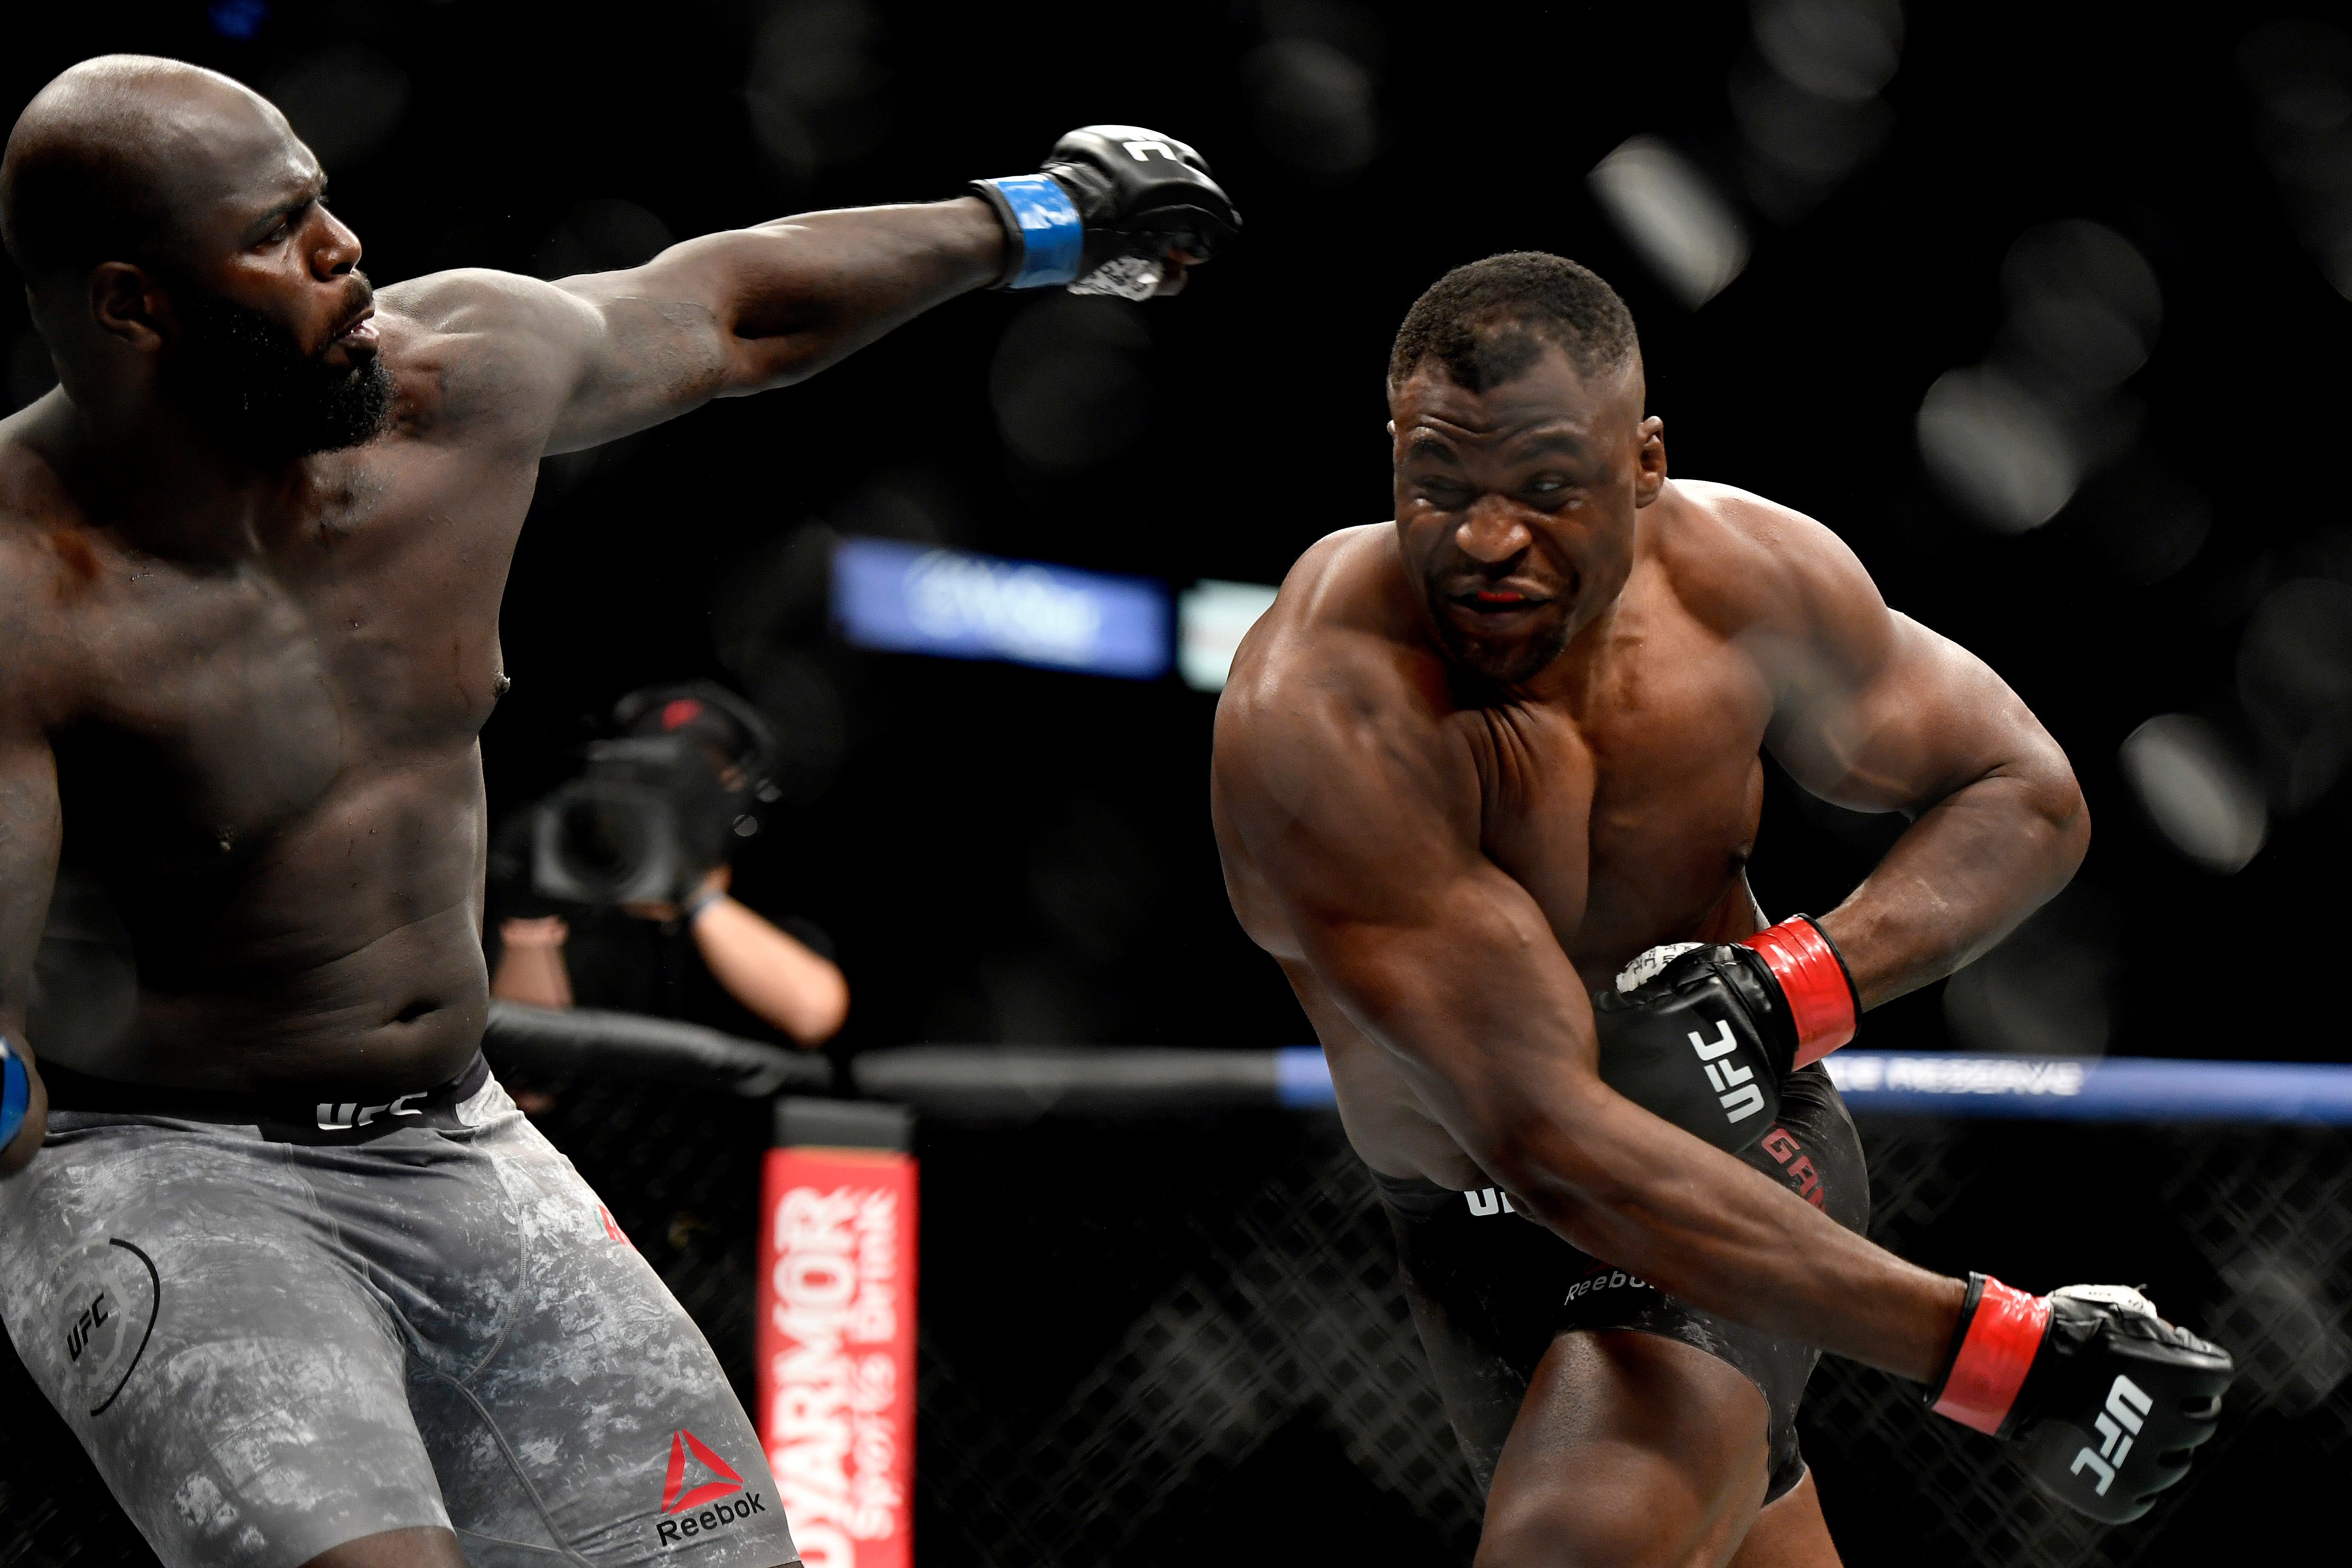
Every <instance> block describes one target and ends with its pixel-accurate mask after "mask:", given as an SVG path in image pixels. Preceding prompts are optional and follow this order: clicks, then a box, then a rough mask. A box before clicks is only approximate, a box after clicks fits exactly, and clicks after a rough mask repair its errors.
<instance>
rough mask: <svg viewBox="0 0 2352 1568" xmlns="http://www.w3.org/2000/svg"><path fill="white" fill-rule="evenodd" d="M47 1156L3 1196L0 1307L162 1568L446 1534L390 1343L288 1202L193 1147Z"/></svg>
mask: <svg viewBox="0 0 2352 1568" xmlns="http://www.w3.org/2000/svg"><path fill="white" fill-rule="evenodd" d="M51 1152H52V1151H48V1150H44V1151H43V1152H42V1154H41V1155H40V1156H38V1157H37V1159H36V1161H35V1163H34V1165H33V1166H32V1167H31V1168H30V1169H28V1170H27V1171H26V1173H25V1174H24V1175H23V1176H20V1177H18V1178H16V1181H18V1182H25V1183H27V1184H28V1186H27V1187H26V1189H25V1190H23V1191H22V1192H20V1193H12V1194H9V1196H10V1198H11V1200H12V1201H11V1202H10V1203H9V1204H8V1205H7V1213H6V1215H5V1217H6V1220H7V1244H8V1245H7V1248H6V1252H7V1258H6V1262H5V1265H0V1305H5V1314H6V1318H7V1323H8V1330H9V1335H10V1338H11V1339H12V1340H13V1341H14V1342H15V1343H16V1348H17V1352H18V1353H19V1355H21V1356H22V1357H23V1359H24V1362H25V1364H26V1369H27V1370H28V1371H29V1372H30V1373H32V1375H33V1377H34V1380H35V1381H36V1382H37V1384H39V1385H40V1387H41V1390H42V1392H43V1393H44V1394H47V1396H48V1398H49V1400H50V1402H51V1404H53V1405H56V1406H57V1408H58V1413H59V1414H60V1415H62V1416H63V1417H64V1418H65V1420H66V1423H67V1425H68V1426H69V1427H70V1428H71V1429H72V1430H73V1433H74V1435H75V1436H76V1437H78V1438H79V1439H80V1441H81V1443H82V1445H83V1447H85V1448H87V1449H88V1450H89V1455H90V1458H91V1459H92V1461H93V1462H94V1463H95V1464H96V1466H97V1468H98V1470H99V1473H100V1475H101V1476H103V1477H104V1478H105V1479H106V1482H107V1485H108V1487H109V1488H110V1489H111V1490H112V1491H113V1493H114V1495H115V1497H116V1498H117V1499H118V1500H120V1501H121V1504H122V1506H123V1509H124V1510H125V1511H126V1512H127V1513H129V1514H130V1515H131V1519H132V1521H134V1522H135V1523H136V1524H137V1525H138V1526H139V1528H140V1531H141V1532H142V1534H144V1535H145V1536H146V1538H147V1540H148V1542H149V1543H150V1544H151V1545H152V1547H153V1548H154V1550H155V1552H156V1554H157V1555H158V1556H159V1557H161V1558H162V1559H163V1562H164V1563H167V1564H174V1565H176V1564H180V1563H205V1564H237V1565H239V1568H295V1565H296V1564H299V1563H305V1562H307V1561H309V1560H310V1559H311V1558H312V1557H314V1556H316V1555H318V1554H319V1553H320V1552H322V1551H325V1550H327V1549H329V1548H331V1547H334V1546H337V1545H339V1544H341V1543H342V1542H347V1541H351V1540H354V1539H357V1538H360V1537H363V1536H367V1535H371V1534H374V1533H378V1532H381V1531H387V1530H396V1529H404V1528H410V1527H419V1526H426V1527H429V1526H436V1525H442V1524H445V1523H446V1515H445V1514H444V1513H443V1511H442V1509H441V1501H440V1494H439V1491H438V1489H437V1488H436V1485H435V1482H434V1476H433V1471H432V1467H431V1465H430V1463H429V1462H428V1461H427V1459H426V1458H425V1450H424V1447H423V1445H422V1443H421V1442H420V1441H419V1439H418V1436H417V1433H416V1428H415V1422H414V1420H413V1418H412V1416H411V1415H410V1412H409V1407H408V1402H407V1388H406V1381H405V1377H404V1368H403V1359H404V1358H403V1353H402V1346H401V1344H400V1342H399V1339H398V1337H397V1334H396V1332H395V1331H394V1326H393V1324H392V1322H391V1321H390V1319H389V1317H388V1315H387V1314H386V1313H385V1312H384V1310H383V1308H382V1307H381V1305H380V1304H379V1303H378V1302H377V1301H376V1300H374V1298H373V1296H372V1295H371V1294H370V1293H369V1292H368V1290H367V1289H366V1287H365V1285H364V1283H363V1282H362V1280H361V1279H359V1278H358V1277H357V1274H356V1272H355V1270H354V1269H353V1268H352V1267H351V1264H350V1261H349V1260H348V1259H347V1258H342V1257H341V1256H339V1254H338V1253H337V1252H336V1250H335V1248H334V1247H333V1245H332V1242H331V1238H330V1237H328V1236H326V1235H325V1234H323V1227H322V1226H320V1224H319V1223H318V1221H317V1217H316V1215H315V1214H314V1213H312V1212H310V1209H309V1206H308V1204H307V1200H306V1197H305V1195H304V1194H303V1192H302V1190H301V1189H300V1187H299V1184H296V1183H292V1182H290V1181H289V1179H288V1178H287V1177H286V1176H285V1174H284V1173H282V1172H279V1171H277V1170H274V1169H272V1168H271V1163H270V1162H269V1161H268V1160H267V1159H266V1158H256V1157H254V1156H252V1154H251V1153H250V1152H238V1151H236V1150H234V1149H229V1148H226V1147H225V1146H223V1144H222V1143H221V1142H219V1141H215V1140H209V1139H206V1138H202V1137H199V1138H193V1139H188V1140H184V1141H176V1142H175V1141H173V1140H171V1139H142V1138H138V1137H130V1138H123V1139H118V1140H114V1141H112V1146H111V1147H109V1148H105V1149H103V1150H101V1149H99V1148H94V1147H93V1146H92V1144H91V1142H90V1141H88V1140H85V1141H83V1143H82V1145H81V1148H80V1150H79V1153H80V1154H81V1155H83V1156H89V1157H87V1158H79V1159H77V1158H74V1157H73V1156H74V1154H75V1152H76V1151H74V1150H73V1149H72V1148H71V1147H70V1146H69V1147H68V1149H66V1150H60V1151H57V1152H58V1154H59V1156H60V1158H59V1160H58V1161H56V1162H51V1163H49V1166H48V1169H47V1170H46V1171H45V1170H44V1168H43V1163H44V1162H48V1161H49V1159H50V1154H51Z"/></svg>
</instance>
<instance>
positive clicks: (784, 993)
mask: <svg viewBox="0 0 2352 1568" xmlns="http://www.w3.org/2000/svg"><path fill="white" fill-rule="evenodd" d="M615 718H616V720H617V721H618V724H619V728H620V730H621V732H622V733H623V735H624V736H625V737H628V738H630V739H633V740H640V741H650V740H661V739H668V740H674V741H678V742H687V744H686V745H684V746H682V747H679V748H677V754H678V755H679V756H681V757H682V758H684V759H686V762H685V764H684V765H685V766H687V767H688V769H689V770H691V769H692V768H693V767H694V765H695V763H696V762H699V763H702V764H705V765H707V767H708V769H709V778H708V779H707V780H702V781H699V782H702V783H705V784H716V785H717V788H718V792H719V796H720V797H721V798H727V799H733V800H736V801H738V802H739V803H740V804H742V805H746V806H749V805H751V800H752V798H753V796H754V794H755V788H754V785H755V781H756V778H757V775H758V774H759V773H761V771H762V769H761V756H762V753H763V752H765V751H766V750H767V749H768V741H767V737H766V735H765V733H764V727H763V726H761V724H760V722H759V720H758V717H757V715H756V714H754V713H752V712H751V710H749V709H748V708H746V707H745V706H744V704H743V703H742V702H741V700H740V699H737V698H735V697H734V696H733V694H732V693H730V692H727V691H725V690H723V689H719V688H717V687H715V686H712V685H710V684H709V683H708V682H695V683H692V684H689V685H686V686H673V687H656V688H649V689H646V690H643V691H637V692H633V693H631V694H630V695H629V696H628V697H625V698H624V699H623V700H621V703H620V704H619V706H618V707H617V708H616V710H615ZM687 793H688V794H689V795H691V794H692V793H693V792H692V789H691V788H690V787H689V788H688V791H687ZM545 809H546V808H545V807H543V806H542V807H534V808H530V809H528V810H526V811H524V812H521V813H519V814H518V815H517V816H516V817H515V818H514V819H513V820H511V821H510V822H509V824H508V825H507V826H505V827H504V828H503V829H501V831H500V833H499V844H498V846H497V847H496V850H495V852H494V853H493V855H492V878H493V887H492V892H491V897H492V901H493V903H494V905H496V906H497V909H496V913H497V914H498V915H499V917H500V918H499V919H497V920H496V921H495V923H494V924H493V925H492V929H493V930H495V931H497V933H498V938H499V951H498V952H497V954H496V962H495V967H494V969H493V971H492V973H491V978H490V994H492V995H494V996H499V997H503V998H505V999H506V1000H508V1001H511V1002H526V1003H532V1004H535V1005H539V1006H542V1007H571V1006H575V1005H576V1006H588V1007H604V1008H611V1009H614V1010H616V1011H620V1012H629V1013H645V1014H649V1015H654V1016H662V1017H671V1018H682V1019H685V1020H687V1021H688V1022H692V1023H698V1024H707V1025H709V1026H712V1027H715V1028H719V1029H724V1030H726V1031H728V1032H729V1033H730V1034H738V1035H749V1036H751V1037H764V1036H767V1035H769V1034H770V1033H771V1032H772V1033H774V1034H776V1035H780V1036H782V1037H784V1038H785V1039H787V1040H789V1041H791V1042H792V1043H793V1044H794V1045H796V1046H799V1047H803V1048H804V1049H805V1048H814V1047H816V1046H819V1045H822V1044H823V1043H824V1041H825V1040H827V1039H830V1038H831V1037H833V1036H834V1035H835V1034H836V1033H838V1032H839V1031H840V1028H841V1026H842V1023H843V1021H844V1020H845V1018H846V1017H847V1016H848V1014H849V984H848V982H847V981H846V980H845V979H844V978H843V976H842V973H841V969H840V967H839V966H838V965H837V964H835V963H834V961H833V956H832V952H831V944H830V943H829V942H827V941H826V940H825V938H824V933H823V932H821V931H817V930H816V929H815V928H814V927H813V926H811V925H809V924H807V923H806V922H805V921H783V922H782V923H781V924H780V923H778V922H776V921H770V920H769V919H767V918H766V917H764V916H762V915H761V914H760V913H759V912H758V911H756V910H752V909H751V908H750V907H749V906H748V905H746V904H744V903H742V902H740V901H739V900H736V899H735V898H733V897H732V896H730V893H729V888H730V883H731V881H732V875H733V873H732V868H730V866H729V865H728V863H727V861H726V859H725V858H723V851H724V847H725V844H726V842H728V841H729V840H730V838H731V835H729V834H727V833H725V832H724V831H722V832H721V833H720V834H719V836H718V837H716V838H714V839H713V840H712V841H711V842H709V844H707V845H705V846H702V847H701V853H700V855H698V857H697V858H698V859H699V860H708V861H709V862H712V863H709V865H708V868H707V869H700V870H699V874H698V878H697V879H696V880H695V881H694V883H693V885H692V887H691V890H690V891H688V892H687V893H685V894H684V896H682V897H677V898H675V899H656V900H640V901H628V902H619V903H604V904H597V903H589V904H582V903H576V902H570V901H567V900H561V899H551V898H550V897H549V896H548V892H547V890H546V889H544V888H543V887H541V886H535V885H534V880H535V879H534V876H533V871H534V853H533V835H534V832H535V830H536V828H537V826H538V824H539V820H540V818H541V815H542V813H543V812H544V810H545ZM688 815H690V814H688ZM719 816H720V825H721V827H722V829H723V828H724V827H725V826H726V825H727V822H728V819H730V818H731V820H732V823H733V825H734V828H735V830H736V831H740V830H741V828H742V826H743V825H744V824H747V823H755V822H756V816H754V815H753V814H752V812H751V811H746V812H744V813H742V814H740V815H738V814H735V813H734V812H732V811H731V810H727V811H722V812H721V813H720V814H719ZM688 837H689V838H691V837H693V834H692V833H691V832H690V831H689V833H688Z"/></svg>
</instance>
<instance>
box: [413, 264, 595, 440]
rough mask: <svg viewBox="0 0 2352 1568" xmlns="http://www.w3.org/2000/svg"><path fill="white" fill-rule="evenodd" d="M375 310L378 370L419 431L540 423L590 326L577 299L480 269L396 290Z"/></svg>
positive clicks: (587, 312)
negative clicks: (385, 373)
mask: <svg viewBox="0 0 2352 1568" xmlns="http://www.w3.org/2000/svg"><path fill="white" fill-rule="evenodd" d="M376 309H377V316H378V320H379V323H380V325H381V327H382V328H383V331H384V334H385V343H384V353H385V355H386V363H387V364H388V365H389V366H390V368H391V370H392V372H393V374H394V376H395V377H396V378H398V380H399V381H400V384H401V385H402V388H403V392H404V401H405V402H407V403H408V404H409V405H411V406H413V407H415V409H416V411H417V414H418V417H419V420H420V422H421V423H422V424H423V425H425V426H426V427H428V428H430V427H437V426H458V425H462V426H467V427H469V428H471V429H479V428H480V427H482V426H486V425H495V424H512V425H516V426H520V427H526V428H528V427H536V426H543V425H544V424H545V423H546V422H547V421H548V420H550V419H551V417H552V413H553V409H554V406H555V404H556V402H557V399H558V396H559V394H560V389H561V387H562V385H563V384H564V381H563V379H562V371H563V368H564V365H565V364H566V363H567V362H568V360H569V359H570V358H571V357H572V355H573V354H575V353H576V352H577V349H576V345H577V344H578V343H579V342H581V341H583V339H584V338H585V337H586V336H587V335H588V334H589V333H590V332H591V331H593V328H594V319H593V312H592V311H591V310H590V309H589V307H588V306H587V305H586V303H585V302H584V301H583V300H581V299H580V298H579V297H578V296H576V295H574V294H572V293H569V292H567V291H565V290H564V289H559V288H557V287H556V286H555V285H553V284H551V283H545V282H541V280H540V279H536V278H524V277H520V276H518V275H516V274H514V273H511V272H494V271H490V270H488V269H487V268H465V269H461V270H457V271H452V272H436V273H432V274H430V275H428V276H426V277H423V278H417V279H410V280H409V281H407V282H404V283H399V284H395V285H394V286H393V287H391V288H389V289H384V290H383V292H382V293H381V294H379V295H378V296H377V304H376Z"/></svg>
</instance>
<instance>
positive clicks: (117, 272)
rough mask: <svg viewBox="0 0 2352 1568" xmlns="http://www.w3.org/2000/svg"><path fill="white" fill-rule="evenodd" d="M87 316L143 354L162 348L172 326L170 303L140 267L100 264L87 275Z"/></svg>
mask: <svg viewBox="0 0 2352 1568" xmlns="http://www.w3.org/2000/svg"><path fill="white" fill-rule="evenodd" d="M89 313H90V316H91V318H92V319H93V320H95V321H97V322H98V327H99V330H100V331H102V332H105V333H106V334H108V335H109V336H110V337H114V338H119V339H121V341H122V342H124V343H127V344H128V345H130V346H131V348H133V349H136V350H138V351H139V352H140V353H154V352H155V351H156V350H157V349H160V348H162V347H163V337H164V333H165V332H166V331H168V330H169V329H170V328H171V327H172V325H173V320H172V307H171V302H170V301H169V300H167V299H166V298H165V297H164V296H163V290H162V289H159V288H157V287H156V285H155V281H154V279H152V278H150V277H149V276H148V275H147V273H146V270H145V269H144V268H138V267H133V266H131V264H130V263H129V262H127V261H102V262H100V263H99V265H98V266H97V267H96V268H92V269H91V271H90V275H89Z"/></svg>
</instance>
